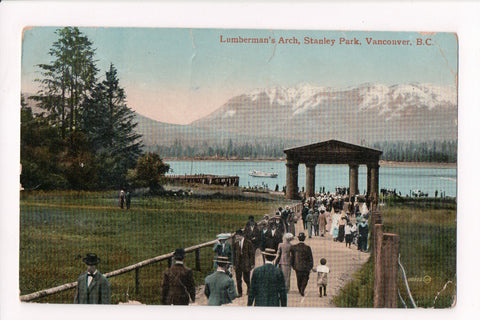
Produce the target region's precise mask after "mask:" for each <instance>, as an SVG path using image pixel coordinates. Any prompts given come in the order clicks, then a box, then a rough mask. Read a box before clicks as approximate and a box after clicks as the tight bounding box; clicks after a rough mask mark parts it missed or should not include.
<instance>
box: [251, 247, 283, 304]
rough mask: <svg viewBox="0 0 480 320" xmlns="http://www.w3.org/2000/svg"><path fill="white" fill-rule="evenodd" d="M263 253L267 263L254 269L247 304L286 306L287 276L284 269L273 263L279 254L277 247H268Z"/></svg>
mask: <svg viewBox="0 0 480 320" xmlns="http://www.w3.org/2000/svg"><path fill="white" fill-rule="evenodd" d="M262 254H263V255H264V256H265V264H264V265H263V266H261V267H258V268H255V270H253V274H252V281H251V284H250V292H249V293H248V303H247V305H249V306H252V305H255V306H257V307H279V306H282V307H286V306H287V290H286V289H285V278H284V276H283V273H282V271H281V270H280V269H279V268H277V267H275V265H274V264H273V261H274V260H275V258H276V256H277V254H276V252H275V249H271V248H266V249H265V251H264V252H262Z"/></svg>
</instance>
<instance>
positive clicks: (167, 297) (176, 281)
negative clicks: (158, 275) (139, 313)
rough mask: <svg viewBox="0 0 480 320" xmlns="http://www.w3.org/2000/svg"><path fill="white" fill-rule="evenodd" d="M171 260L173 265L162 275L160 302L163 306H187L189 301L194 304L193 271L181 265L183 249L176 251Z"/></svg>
mask: <svg viewBox="0 0 480 320" xmlns="http://www.w3.org/2000/svg"><path fill="white" fill-rule="evenodd" d="M173 259H174V260H175V261H174V263H173V265H172V266H171V267H170V268H169V269H168V270H167V271H165V273H164V275H163V285H162V300H161V301H162V304H164V305H172V304H173V305H188V303H189V302H190V299H192V302H195V282H194V280H193V271H192V269H190V268H187V267H186V266H185V265H184V264H183V260H184V259H185V250H184V249H182V248H180V249H176V250H175V252H174V253H173Z"/></svg>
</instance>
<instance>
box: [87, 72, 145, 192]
mask: <svg viewBox="0 0 480 320" xmlns="http://www.w3.org/2000/svg"><path fill="white" fill-rule="evenodd" d="M136 126H137V123H136V119H135V113H134V112H133V111H132V110H131V109H130V108H129V107H128V106H127V104H126V95H125V90H124V89H123V88H122V87H120V85H119V79H118V76H117V69H116V68H115V67H114V66H113V64H110V69H109V70H108V71H107V72H106V73H105V80H103V81H102V82H101V83H99V84H97V86H96V88H95V90H94V92H93V96H92V99H90V100H89V102H88V104H87V107H86V108H85V114H84V116H83V122H82V129H83V131H84V132H85V133H86V134H87V136H88V137H89V139H90V143H91V146H92V148H93V151H94V152H95V154H96V158H97V161H98V165H99V167H100V168H101V169H100V170H99V175H100V177H99V181H101V183H102V184H103V187H117V188H118V187H122V185H124V184H125V183H126V173H127V170H128V169H131V168H134V167H135V165H136V163H137V158H138V156H139V155H140V153H141V148H142V142H141V135H139V134H138V133H137V132H136V131H135V128H136Z"/></svg>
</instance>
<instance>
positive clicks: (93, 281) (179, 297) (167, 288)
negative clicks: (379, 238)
mask: <svg viewBox="0 0 480 320" xmlns="http://www.w3.org/2000/svg"><path fill="white" fill-rule="evenodd" d="M369 215H370V212H369V211H368V207H367V205H366V203H365V202H362V201H359V199H358V197H349V196H347V195H337V194H329V193H327V194H324V193H322V194H318V195H317V196H315V197H309V198H306V199H304V201H303V209H302V211H301V213H298V214H296V213H295V212H294V210H292V208H290V207H289V206H286V207H285V208H281V207H280V208H278V210H276V211H275V213H274V215H273V216H270V215H268V214H266V215H265V216H264V217H263V218H262V219H261V220H260V221H258V222H256V221H255V219H254V217H253V216H249V217H248V221H247V222H246V224H245V227H244V228H243V229H239V230H237V231H236V232H235V234H234V235H232V234H230V233H221V234H219V235H217V242H216V243H215V245H214V246H213V251H214V261H213V268H214V272H213V273H212V274H210V275H208V276H207V277H206V278H205V287H204V294H205V296H206V297H207V298H208V304H209V305H215V306H220V305H224V304H228V303H231V302H232V301H233V300H234V299H236V298H238V297H241V296H242V295H243V294H244V292H243V288H242V285H243V283H245V285H246V288H247V291H246V294H247V295H248V300H247V305H248V306H252V305H253V306H287V293H288V292H289V291H290V289H291V286H290V279H291V273H292V270H293V271H295V275H296V279H297V289H298V292H299V294H300V295H301V296H304V295H305V289H306V287H307V284H308V281H309V278H310V274H311V273H312V272H314V273H315V274H316V275H317V283H316V284H317V287H318V293H319V297H325V296H327V284H328V274H329V272H330V268H329V267H328V266H327V261H326V259H325V258H324V257H322V258H321V259H320V260H319V264H318V265H317V266H316V267H315V266H314V260H313V254H312V250H311V247H310V246H308V245H307V244H306V243H305V240H306V239H307V237H308V238H313V237H319V238H321V237H325V236H326V234H327V233H329V234H330V235H331V237H332V239H333V241H335V242H345V245H346V246H347V247H349V248H351V246H352V244H353V245H356V246H357V248H358V250H361V251H364V252H366V251H367V247H368V223H367V220H368V218H369ZM300 220H302V221H301V222H302V224H301V227H303V231H302V232H299V234H298V236H297V237H296V236H295V225H296V224H297V223H299V222H300ZM295 238H297V239H298V243H296V244H292V240H293V239H295ZM257 250H259V251H260V252H261V254H262V257H263V265H261V266H255V254H256V251H257ZM184 258H185V250H184V249H181V248H179V249H177V250H175V252H174V254H173V263H172V266H171V267H170V268H168V269H167V270H166V271H165V272H164V275H163V283H162V293H161V303H162V304H164V305H188V304H190V303H192V302H195V298H196V297H195V283H194V278H193V271H192V270H191V269H190V268H188V267H187V266H185V265H184ZM83 261H84V262H85V263H86V264H87V272H85V273H84V274H82V275H81V276H80V277H79V279H78V284H77V291H76V294H75V303H89V304H102V303H110V284H109V282H108V280H107V279H106V278H105V277H104V276H103V275H101V274H100V273H99V272H98V270H96V265H97V264H98V263H99V262H100V259H99V258H98V257H97V256H96V255H95V254H87V256H86V257H85V258H84V260H83ZM233 275H235V276H233Z"/></svg>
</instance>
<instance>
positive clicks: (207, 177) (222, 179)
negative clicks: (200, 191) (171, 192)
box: [165, 174, 240, 187]
mask: <svg viewBox="0 0 480 320" xmlns="http://www.w3.org/2000/svg"><path fill="white" fill-rule="evenodd" d="M165 178H167V180H168V181H169V182H174V183H176V182H180V183H197V184H207V185H220V186H225V185H226V186H235V187H238V186H239V185H240V177H238V176H216V175H213V174H193V175H167V176H165Z"/></svg>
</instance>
